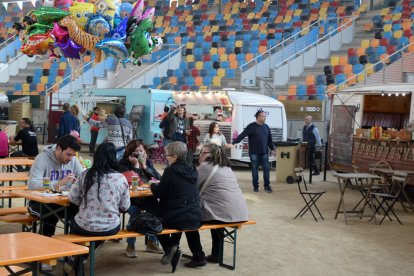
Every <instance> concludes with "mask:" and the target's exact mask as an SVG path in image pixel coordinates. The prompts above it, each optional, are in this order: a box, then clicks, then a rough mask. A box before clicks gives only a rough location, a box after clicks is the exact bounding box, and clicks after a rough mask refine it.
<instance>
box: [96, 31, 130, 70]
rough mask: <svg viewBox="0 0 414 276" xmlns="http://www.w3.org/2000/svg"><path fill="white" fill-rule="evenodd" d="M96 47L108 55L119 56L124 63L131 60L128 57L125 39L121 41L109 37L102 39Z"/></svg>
mask: <svg viewBox="0 0 414 276" xmlns="http://www.w3.org/2000/svg"><path fill="white" fill-rule="evenodd" d="M95 47H96V48H97V49H100V50H102V51H104V52H105V54H107V55H111V56H114V57H116V58H119V59H120V60H121V62H122V64H123V65H124V67H125V66H126V64H127V63H128V62H129V61H130V60H129V58H128V55H129V54H128V50H127V48H126V46H125V44H124V42H123V41H119V40H118V39H115V38H112V37H107V38H105V39H103V40H101V41H99V42H98V43H97V44H96V45H95Z"/></svg>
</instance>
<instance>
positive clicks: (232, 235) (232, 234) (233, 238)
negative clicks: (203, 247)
mask: <svg viewBox="0 0 414 276" xmlns="http://www.w3.org/2000/svg"><path fill="white" fill-rule="evenodd" d="M226 238H227V241H226V242H228V243H230V244H232V245H233V264H232V265H229V264H225V263H224V261H223V259H224V241H225V239H226ZM236 250H237V228H233V230H231V231H229V230H227V229H226V228H224V236H223V237H222V239H221V241H220V252H219V265H220V266H221V267H225V268H227V269H231V270H235V269H236V253H237V251H236Z"/></svg>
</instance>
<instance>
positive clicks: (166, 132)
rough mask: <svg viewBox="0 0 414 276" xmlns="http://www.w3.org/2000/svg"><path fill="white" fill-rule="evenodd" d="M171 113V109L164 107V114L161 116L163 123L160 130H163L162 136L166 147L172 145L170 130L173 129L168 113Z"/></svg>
mask: <svg viewBox="0 0 414 276" xmlns="http://www.w3.org/2000/svg"><path fill="white" fill-rule="evenodd" d="M169 111H170V108H169V107H168V106H165V107H164V113H163V114H162V116H161V123H160V125H159V127H160V129H162V135H163V136H164V138H163V139H162V143H163V145H164V147H166V146H167V145H168V144H169V143H171V136H170V128H171V122H170V119H169V118H168V112H169Z"/></svg>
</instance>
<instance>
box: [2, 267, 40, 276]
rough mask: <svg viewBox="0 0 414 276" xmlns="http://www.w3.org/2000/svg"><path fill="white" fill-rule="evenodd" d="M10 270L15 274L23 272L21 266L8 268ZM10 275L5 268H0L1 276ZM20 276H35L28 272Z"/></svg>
mask: <svg viewBox="0 0 414 276" xmlns="http://www.w3.org/2000/svg"><path fill="white" fill-rule="evenodd" d="M8 268H9V269H10V270H11V271H12V272H13V273H17V272H19V271H21V270H22V269H23V268H22V267H20V266H15V265H13V266H8ZM8 275H10V272H9V271H8V270H7V269H6V268H5V267H0V276H8ZM19 275H22V276H31V275H33V273H32V272H27V273H24V274H19Z"/></svg>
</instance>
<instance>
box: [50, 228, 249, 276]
mask: <svg viewBox="0 0 414 276" xmlns="http://www.w3.org/2000/svg"><path fill="white" fill-rule="evenodd" d="M252 224H256V221H254V220H249V221H245V222H235V223H225V224H204V225H203V226H201V227H200V228H199V229H197V231H202V230H211V229H221V228H223V229H224V236H223V239H222V241H221V246H220V255H219V265H220V266H221V267H225V268H228V269H231V270H234V269H236V246H237V230H238V229H240V228H241V227H242V226H243V225H252ZM226 228H232V230H227V229H226ZM188 231H194V230H176V229H164V230H163V231H162V232H161V233H159V234H158V235H164V234H173V233H181V232H188ZM143 236H145V235H143V234H140V233H136V232H132V231H127V230H121V231H119V232H118V233H117V234H116V235H112V236H95V237H88V236H80V235H76V234H60V235H55V236H53V238H56V239H59V240H63V241H67V242H71V243H77V244H81V245H90V250H89V252H90V253H89V255H90V267H89V273H90V274H89V275H90V276H93V275H94V266H95V242H96V241H106V240H114V239H124V238H133V237H143ZM225 238H227V239H228V242H229V243H230V244H232V245H233V264H232V265H228V264H224V263H223V259H224V258H223V257H224V239H225Z"/></svg>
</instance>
